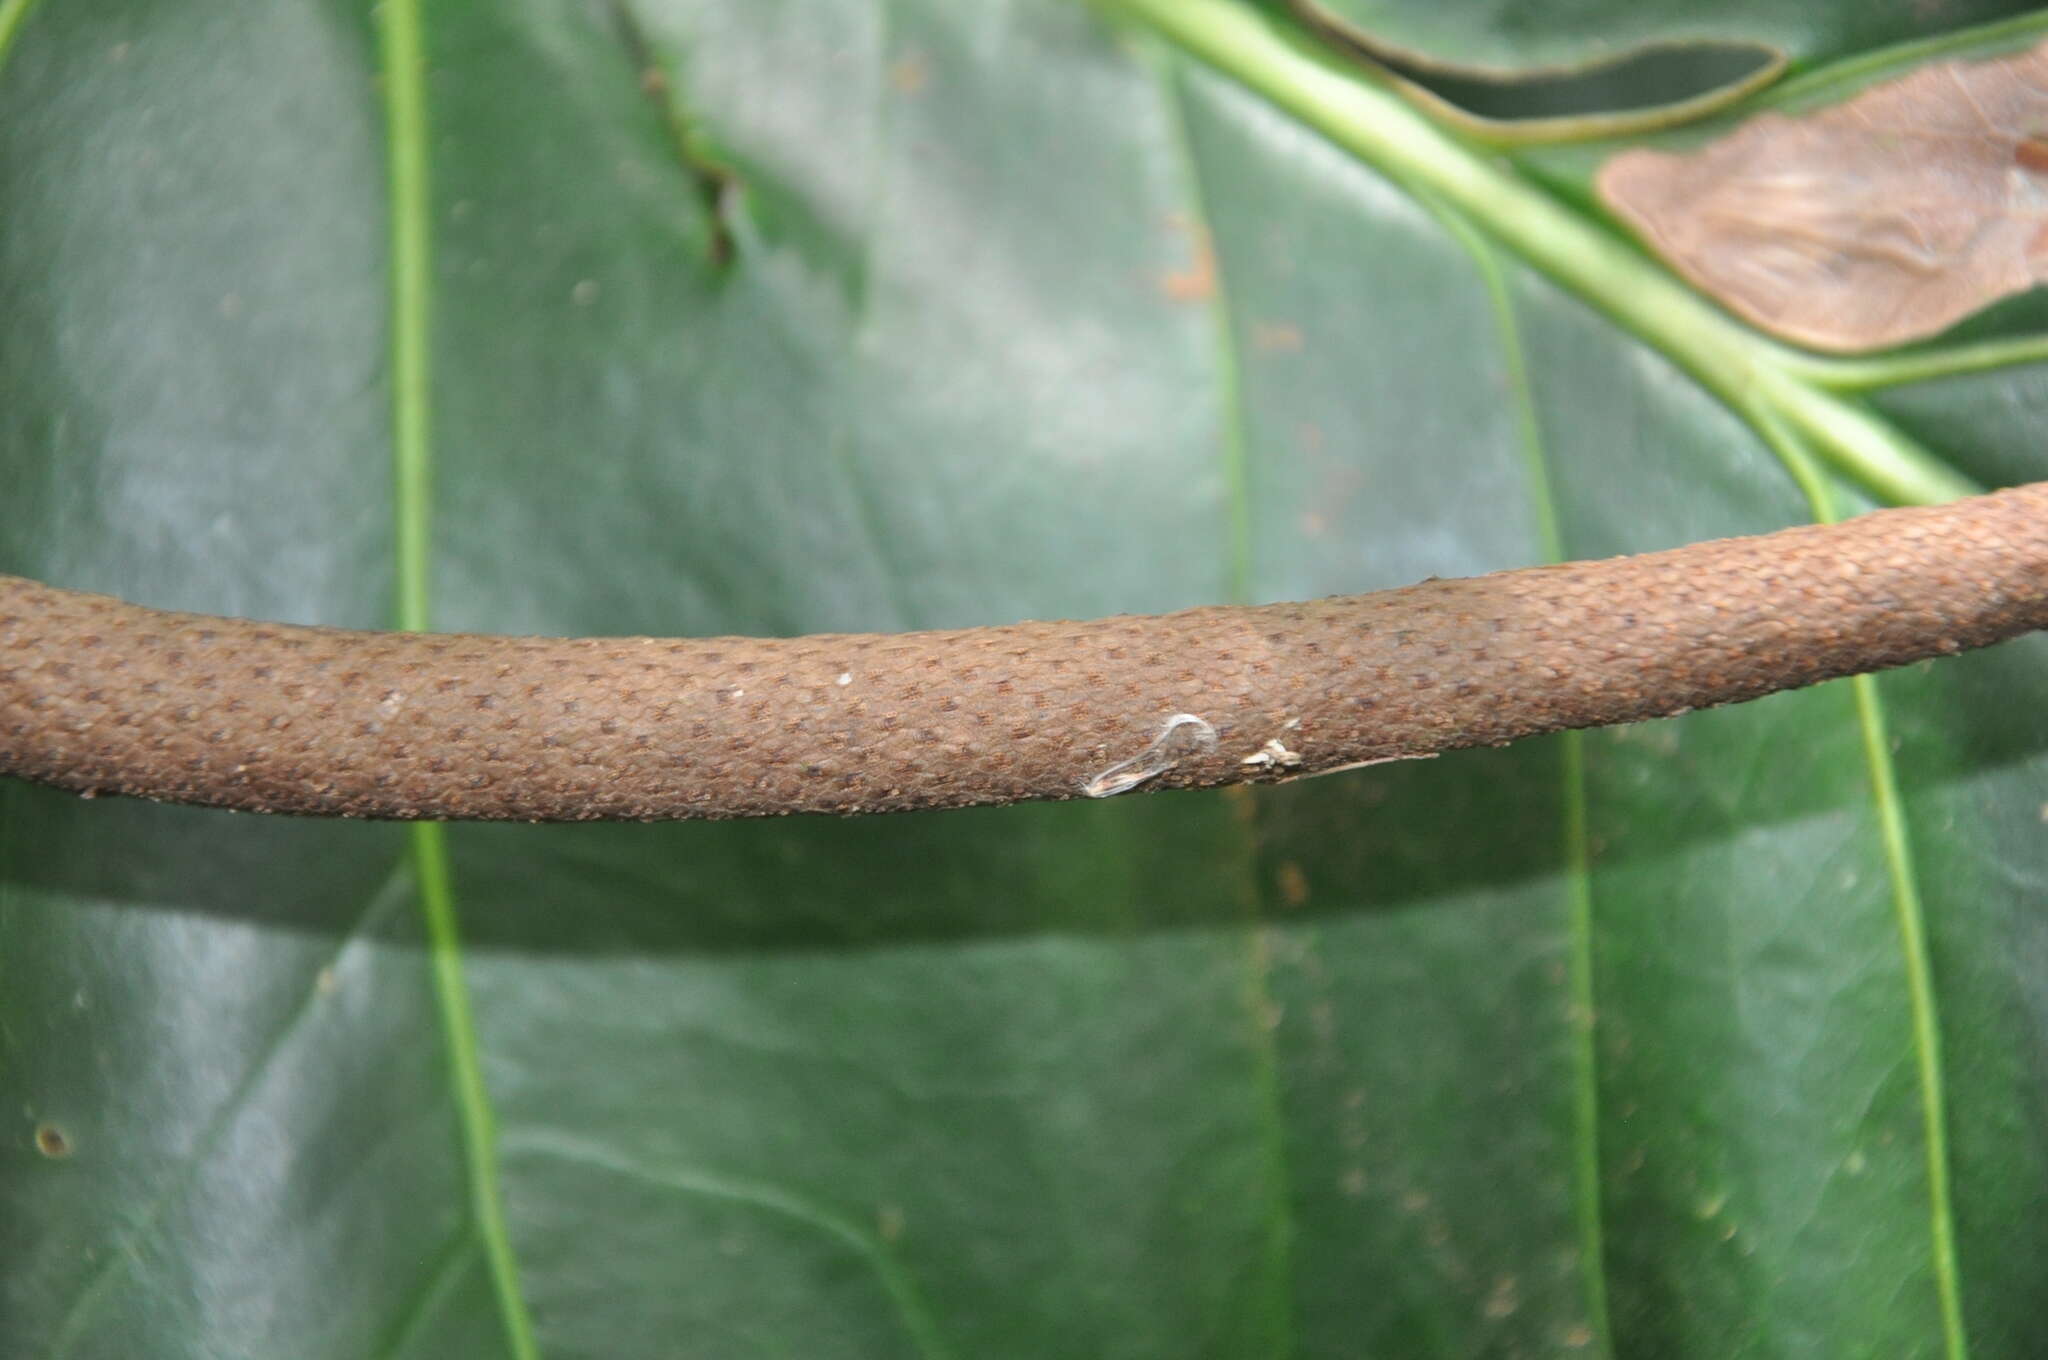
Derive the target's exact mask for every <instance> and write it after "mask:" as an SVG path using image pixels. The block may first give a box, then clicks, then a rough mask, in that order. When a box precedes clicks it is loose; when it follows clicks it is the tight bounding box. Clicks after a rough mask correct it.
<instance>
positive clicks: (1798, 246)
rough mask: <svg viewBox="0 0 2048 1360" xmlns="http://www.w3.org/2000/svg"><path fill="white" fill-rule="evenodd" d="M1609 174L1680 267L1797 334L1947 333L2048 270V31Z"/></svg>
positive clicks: (1640, 228) (1849, 342)
mask: <svg viewBox="0 0 2048 1360" xmlns="http://www.w3.org/2000/svg"><path fill="white" fill-rule="evenodd" d="M1599 188H1600V196H1601V198H1602V199H1603V200H1604V201H1605V202H1606V204H1607V206H1608V207H1609V209H1611V210H1612V211H1613V212H1614V213H1616V214H1617V215H1618V216H1620V217H1621V218H1623V219H1624V220H1625V221H1627V222H1628V223H1629V225H1630V226H1632V227H1633V228H1634V229H1635V230H1636V231H1637V232H1638V233H1639V234H1641V235H1642V236H1643V238H1644V239H1645V240H1647V241H1648V242H1649V243H1650V244H1651V245H1652V246H1653V247H1654V248H1655V249H1656V250H1657V252H1658V253H1659V254H1660V255H1662V256H1663V257H1664V259H1665V261H1666V262H1667V263H1669V264H1670V265H1671V266H1672V267H1673V268H1675V269H1677V270H1678V271H1679V272H1680V273H1681V274H1683V275H1685V277H1686V278H1688V279H1690V280H1691V281H1692V282H1693V283H1694V284H1695V285H1697V286H1698V287H1700V288H1701V289H1703V290H1705V291H1706V292H1707V293H1709V294H1711V295H1712V296H1713V297H1714V298H1715V299H1716V300H1718V301H1719V302H1721V303H1722V304H1723V305H1725V306H1727V307H1729V308H1730V309H1732V310H1734V311H1736V312H1739V313H1740V314H1741V315H1743V316H1744V317H1747V318H1748V319H1749V320H1751V321H1753V322H1755V323H1756V324H1757V325H1759V326H1761V327H1763V328H1765V329H1766V330H1769V331H1772V332H1774V333H1775V334H1778V335H1781V336H1784V337H1785V338H1786V339H1789V340H1796V341H1798V342H1800V343H1802V344H1806V345H1811V346H1814V347H1815V348H1819V349H1830V350H1863V349H1876V348H1880V347H1882V346H1885V345H1897V344H1902V343H1904V342H1905V341H1908V340H1916V339H1919V338H1920V337H1922V336H1926V335H1932V334H1934V333H1935V332H1936V331H1939V330H1942V329H1944V328H1946V327H1948V326H1950V325H1953V324H1954V323H1955V322H1957V321H1959V320H1961V319H1962V318H1963V317H1966V316H1968V315H1969V314H1971V313H1972V312H1975V311H1978V310H1979V309H1981V308H1983V307H1985V306H1988V305H1989V304H1991V303H1992V302H1995V301H1997V300H1998V299H1999V298H2002V297H2005V296H2007V295H2009V294H2012V293H2019V292H2024V291H2025V290H2027V289H2029V288H2031V287H2033V286H2034V284H2035V283H2036V281H2037V280H2038V279H2039V278H2040V277H2041V276H2042V274H2043V272H2044V266H2048V43H2043V44H2041V45H2040V46H2038V47H2036V48H2034V49H2033V50H2032V51H2029V52H2025V53H2022V54H2020V55H2018V56H2013V57H2007V58H2003V59H2001V60H1996V61H1983V62H1942V63H1940V64H1938V65H1934V66H1925V67H1922V68H1921V69H1919V70H1917V71H1915V72H1913V73H1912V74H1911V75H1908V76H1905V77H1902V78H1901V79H1898V80H1894V81H1890V82H1888V83H1886V84H1883V85H1878V86H1874V87H1872V88H1871V89H1868V90H1866V91H1864V92H1863V93H1862V94H1860V95H1858V96H1856V98H1854V99H1851V100H1849V101H1848V102H1847V103H1844V104H1838V105H1836V106H1834V107H1832V108H1828V109H1823V110H1821V111H1819V112H1816V113H1813V114H1809V115H1806V116H1804V117H1798V118H1793V117H1787V116H1786V115H1784V114H1777V113H1766V114H1762V115H1760V116H1758V117H1756V118H1753V119H1751V120H1750V121H1749V122H1747V123H1744V124H1743V125H1742V126H1741V127H1739V128H1737V129H1736V130H1735V131H1734V132H1732V133H1730V134H1729V135H1727V136H1726V137H1723V138H1721V139H1720V140H1719V141H1715V142H1712V143H1709V144H1708V145H1707V146H1705V147H1702V148H1701V149H1700V150H1698V151H1696V152H1692V153H1690V154H1686V155H1673V154H1670V153H1666V152H1658V151H1646V150H1635V151H1627V152H1624V153H1622V154H1621V155H1619V156H1616V157H1614V158H1613V159H1612V160H1610V161H1608V162H1607V164H1606V165H1605V166H1603V167H1602V168H1601V171H1600V177H1599Z"/></svg>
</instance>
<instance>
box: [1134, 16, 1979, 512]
mask: <svg viewBox="0 0 2048 1360" xmlns="http://www.w3.org/2000/svg"><path fill="white" fill-rule="evenodd" d="M1095 3H1096V4H1098V5H1101V6H1103V7H1104V8H1106V9H1109V10H1113V11H1118V12H1122V13H1125V14H1128V15H1130V16H1132V17H1133V18H1136V19H1138V20H1140V21H1142V22H1144V23H1145V24H1146V25H1148V26H1149V27H1151V28H1152V29H1153V30H1154V31H1156V32H1158V33H1159V34H1160V35H1161V36H1163V37H1165V38H1166V39H1167V40H1169V41H1170V42H1172V43H1174V44H1175V45H1177V46H1179V47H1181V48H1183V49H1184V50H1186V51H1188V52H1189V53H1191V54H1193V55H1194V56H1196V57H1198V58H1200V59H1201V60H1202V61H1204V62H1207V63H1208V64H1209V65H1211V66H1214V67H1215V68H1216V69H1218V70H1220V71H1223V72H1224V73H1226V74H1228V75H1230V76H1231V77H1233V78H1234V79H1236V80H1237V81H1239V82H1240V83H1241V84H1243V85H1244V86H1245V87H1247V88H1248V89H1251V90H1254V91H1256V92H1257V93H1259V94H1260V95H1262V96H1263V97H1265V98H1266V99H1267V100H1269V101H1271V102H1272V103H1273V104H1275V105H1276V106H1278V107H1279V108H1281V109H1284V110H1286V111H1287V112H1288V113H1290V114H1292V115H1294V116H1295V117H1297V118H1299V119H1300V120H1301V121H1302V122H1304V123H1306V124H1308V125H1309V126H1310V127H1313V128H1315V129H1316V130H1318V131H1319V132H1321V133H1323V134H1324V135H1325V136H1327V137H1329V138H1330V139H1331V140H1332V141H1334V142H1335V143H1337V144H1338V145H1339V146H1342V147H1343V148H1345V149H1346V150H1348V151H1350V152H1352V153H1353V154H1354V155H1356V156H1358V157H1359V158H1360V159H1362V160H1364V161H1365V162H1367V163H1368V164H1370V165H1372V166H1373V167H1374V168H1375V169H1377V170H1379V171H1380V172H1381V173H1382V174H1385V175H1386V176H1387V177H1388V178H1390V179H1392V180H1394V181H1395V182H1396V183H1398V184H1400V185H1402V186H1403V187H1404V188H1406V189H1408V190H1410V191H1411V192H1414V193H1417V194H1418V195H1425V194H1426V195H1431V196H1434V197H1436V198H1438V199H1441V200H1442V201H1443V202H1444V203H1445V204H1447V205H1448V206H1449V207H1451V208H1452V209H1453V210H1455V211H1456V212H1458V213H1459V214H1461V215H1462V216H1464V217H1466V218H1468V219H1469V220H1471V221H1472V222H1474V223H1475V224H1477V225H1478V226H1480V227H1481V228H1483V229H1484V230H1485V231H1486V232H1487V234H1488V235H1490V236H1491V237H1493V238H1494V239H1495V240H1498V241H1499V242H1501V244H1503V245H1504V246H1506V247H1507V248H1508V249H1509V250H1511V251H1512V252H1514V253H1515V254H1516V255H1518V256H1520V257H1521V258H1522V259H1524V260H1526V261H1528V262H1529V263H1530V264H1532V265H1534V266H1535V267H1536V268H1538V269H1540V270H1542V271H1543V272H1544V273H1546V274H1548V275H1549V276H1550V277H1551V278H1553V279H1555V280H1557V281H1558V282H1559V283H1560V284H1562V285H1563V286H1564V287H1566V288H1568V289H1569V290H1571V291H1572V292H1574V293H1576V294H1578V296H1580V297H1581V298H1584V299H1585V300H1586V301H1587V302H1588V303H1590V304H1592V305H1593V306H1594V307H1596V308H1598V309H1599V310H1601V311H1602V312H1604V313H1606V315H1608V316H1609V317H1610V318H1612V319H1613V320H1614V321H1615V322H1616V323H1617V324H1618V325H1620V326H1622V327H1623V328H1624V329H1626V330H1628V331H1629V332H1630V333H1632V334H1634V335H1635V336H1637V337H1638V338H1640V339H1641V340H1643V341H1645V342H1646V343H1648V344H1650V345H1652V346H1654V347H1655V348H1656V349H1658V350H1659V351H1661V352H1662V353H1663V354H1665V355H1666V356H1668V357H1669V358H1670V359H1671V361H1672V362H1673V363H1675V364H1677V365H1678V366H1679V367H1680V368H1682V369H1684V370H1685V371H1686V372H1688V373H1690V374H1691V375H1692V376H1693V377H1694V378H1696V379H1697V380H1698V381H1699V382H1700V383H1701V384H1702V385H1703V386H1705V387H1706V388H1707V389H1708V390H1709V391H1711V392H1713V393H1714V394H1715V395H1716V396H1718V397H1720V398H1721V399H1722V400H1723V401H1725V402H1726V403H1728V405H1729V406H1731V407H1733V408H1735V409H1736V410H1738V411H1741V410H1747V409H1749V408H1750V407H1751V406H1752V405H1753V404H1754V400H1755V398H1756V395H1757V394H1758V393H1759V392H1760V391H1761V392H1763V393H1765V394H1767V395H1768V397H1769V398H1770V399H1771V400H1772V401H1773V402H1774V403H1777V404H1779V405H1780V406H1781V414H1782V415H1783V416H1784V417H1785V418H1786V419H1787V420H1789V421H1790V422H1791V423H1792V424H1793V425H1794V426H1795V427H1796V428H1798V429H1799V430H1800V431H1801V432H1802V433H1803V434H1805V435H1807V436H1809V437H1811V438H1812V439H1813V440H1814V441H1815V443H1816V444H1817V445H1818V446H1819V448H1820V449H1821V450H1822V452H1823V453H1825V454H1826V456H1828V457H1829V458H1830V459H1831V460H1832V461H1834V462H1835V463H1836V464H1838V465H1839V466H1840V467H1841V468H1842V469H1843V470H1844V471H1846V472H1847V473H1849V474H1850V475H1851V476H1853V477H1855V478H1856V479H1857V480H1859V481H1861V482H1862V483H1864V484H1865V485H1866V486H1868V487H1869V488H1870V489H1871V490H1872V491H1873V492H1875V493H1876V494H1877V495H1879V496H1882V497H1884V498H1885V499H1887V500H1891V501H1896V502H1901V503H1908V504H1931V503H1936V502H1941V501H1947V500H1954V499H1957V498H1959V497H1962V496H1967V495H1971V494H1974V493H1975V492H1976V491H1977V490H1978V488H1976V487H1975V486H1973V485H1971V484H1970V483H1969V482H1968V481H1966V480H1965V479H1963V478H1961V477H1958V476H1957V475H1956V474H1955V473H1953V472H1951V471H1950V470H1949V469H1948V468H1946V467H1944V466H1942V465H1941V463H1940V462H1939V461H1937V460H1936V459H1935V458H1934V457H1933V456H1932V455H1930V454H1929V453H1927V451H1926V450H1924V449H1921V448H1920V447H1919V446H1918V445H1916V444H1914V443H1913V442H1912V441H1911V440H1910V439H1907V438H1906V437H1905V436H1904V435H1902V434H1901V433H1899V432H1898V431H1897V430H1895V429H1893V428H1891V427H1890V426H1888V425H1886V424H1885V423H1884V422H1883V421H1881V420H1878V419H1876V418H1875V417H1873V416H1872V415H1871V414H1870V413H1869V412H1868V411H1865V410H1863V409H1862V408H1861V407H1858V406H1856V405H1854V404H1853V403H1851V402H1849V401H1846V400H1844V399H1843V398H1842V397H1840V396H1839V395H1837V394H1836V393H1834V392H1831V391H1829V390H1827V389H1826V388H1824V387H1822V386H1820V385H1818V384H1816V383H1814V382H1813V381H1811V379H1810V377H1809V376H1808V373H1809V366H1810V364H1811V363H1812V361H1811V360H1805V359H1802V357H1801V356H1799V355H1797V354H1795V353H1794V352H1793V351H1791V350H1790V349H1788V348H1786V347H1785V346H1783V345H1780V344H1778V343H1777V342H1775V341H1772V340H1768V339H1766V338H1764V337H1763V336H1761V335H1759V334H1757V333H1756V332H1755V331H1753V330H1750V329H1749V328H1748V327H1746V326H1744V325H1742V324H1741V323H1739V322H1737V321H1735V320H1733V319H1731V318H1730V317H1729V316H1728V315H1727V314H1726V313H1724V312H1722V311H1721V310H1720V309H1718V308H1716V307H1714V306H1713V305H1712V304H1710V303H1708V302H1707V301H1706V300H1705V299H1703V298H1701V297H1700V296H1699V295H1698V294H1696V293H1694V292H1693V291H1692V290H1690V289H1689V288H1687V287H1686V286H1685V285H1683V284H1681V283H1680V282H1678V281H1677V280H1676V279H1674V278H1673V277H1671V276H1670V275H1669V274H1667V273H1665V272H1664V271H1663V270H1661V269H1660V268H1658V267H1657V266H1656V265H1654V264H1653V263H1651V262H1650V261H1649V260H1648V259H1647V258H1645V257H1644V256H1643V255H1642V254H1641V253H1639V252H1638V251H1636V250H1635V249H1633V248H1632V247H1631V246H1629V245H1628V244H1626V243H1625V242H1623V241H1622V240H1621V239H1620V238H1619V237H1616V236H1614V235H1612V234H1610V233H1608V232H1607V231H1605V230H1603V229H1601V228H1599V227H1597V226H1595V225H1593V224H1592V223H1589V222H1587V221H1586V220H1584V219H1583V218H1581V217H1579V216H1577V215H1576V214H1575V213H1574V212H1573V211H1572V210H1571V209H1569V208H1567V207H1565V206H1564V205H1563V204H1561V203H1559V202H1558V201H1557V200H1556V199H1554V198H1552V197H1550V196H1549V195H1548V194H1547V193H1545V192H1543V191H1542V190H1541V189H1539V188H1537V187H1536V186H1535V185H1533V184H1531V183H1529V182H1528V181H1527V180H1524V179H1522V178H1521V177H1520V176H1518V175H1516V174H1515V173H1514V172H1513V171H1512V170H1511V169H1509V168H1508V167H1507V165H1506V163H1505V162H1503V161H1502V160H1500V159H1498V158H1496V157H1494V156H1491V155H1488V154H1486V153H1484V152H1481V151H1479V150H1477V149H1475V148H1474V147H1472V146H1471V145H1469V144H1468V143H1466V142H1464V141H1461V140H1460V139H1458V138H1457V137H1455V136H1453V135H1452V134H1450V133H1449V132H1446V131H1445V130H1443V129H1442V128H1439V127H1438V126H1436V125H1435V124H1434V123H1432V122H1430V121H1429V119H1428V118H1426V117H1425V116H1424V115H1422V114H1421V113H1420V112H1418V111H1417V110H1416V109H1415V108H1413V107H1412V106H1411V105H1409V104H1408V103H1407V101H1405V100H1404V99H1402V98H1401V96H1400V95H1399V94H1397V93H1396V92H1395V91H1394V90H1393V89H1391V88H1389V87H1388V86H1387V85H1386V84H1384V83H1383V82H1381V81H1379V80H1377V79H1375V78H1374V77H1373V76H1372V75H1371V74H1370V73H1366V72H1361V71H1359V70H1356V69H1352V68H1347V67H1341V66H1339V65H1337V64H1335V63H1334V62H1333V61H1332V60H1331V59H1330V58H1329V57H1328V56H1326V55H1325V54H1323V53H1321V52H1318V51H1314V50H1312V49H1310V48H1308V47H1306V46H1305V45H1304V44H1302V43H1301V42H1300V41H1298V40H1296V39H1294V38H1292V37H1290V36H1288V35H1286V34H1283V33H1282V32H1281V31H1280V30H1278V29H1276V28H1275V27H1274V26H1273V24H1272V23H1271V22H1270V21H1269V20H1268V19H1266V18H1265V17H1264V16H1262V15H1260V14H1258V13H1256V12H1255V11H1253V10H1252V9H1250V8H1249V7H1247V6H1245V5H1243V4H1241V3H1239V0H1095Z"/></svg>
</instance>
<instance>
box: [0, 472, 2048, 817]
mask: <svg viewBox="0 0 2048 1360" xmlns="http://www.w3.org/2000/svg"><path fill="white" fill-rule="evenodd" d="M2042 627H2048V483H2036V484H2034V485H2031V486H2026V487H2020V488H2017V489H2015V490H2011V491H2005V492H2001V493H1999V494H1997V495H1993V496H1983V497H1978V498H1975V499H1972V500H1968V501H1959V502H1956V503H1954V504H1951V505H1945V506H1940V507H1936V508H1932V509H1910V510H1886V511H1880V512H1878V513H1876V514H1871V515H1865V516H1863V517H1861V518H1858V519H1853V520H1849V521H1846V522H1844V523H1841V524H1836V525H1829V526H1812V527H1805V528H1798V529H1788V530H1784V531H1782V532H1780V533H1775V534H1766V535H1762V536H1760V537H1755V538H1738V539H1724V540H1720V541H1717V542H1711V543H1699V544H1694V545H1692V546H1690V547H1685V548H1679V549H1675V550H1673V551H1670V552H1661V553H1652V554H1648V555H1646V556H1642V557H1624V558H1615V559H1612V560H1609V561H1603V562H1573V563H1567V564H1565V565H1562V566H1553V567H1535V568H1530V569H1527V570H1522V571H1507V572H1499V573H1496V574H1494V575H1491V576H1480V577H1474V578H1471V579H1467V580H1453V581H1426V582H1424V583H1422V584H1421V585H1414V586H1407V587H1404V588H1402V589H1399V590H1388V591H1381V592H1379V593H1377V594H1372V595H1360V596H1353V597H1348V598H1339V599H1328V600H1318V601H1314V602H1312V603H1307V604H1277V605H1265V606H1261V607H1257V608H1231V609H1223V608H1216V609H1193V610H1188V611H1187V612H1185V613H1179V614H1166V615H1159V616H1154V617H1122V618H1112V619H1102V620H1099V621H1096V622H1091V623H1021V624H1014V625H1010V626H1007V627H1000V628H971V629H965V630H960V631H955V632H935V633H905V634H896V635H881V634H862V635H822V636H815V637H800V638H787V639H759V638H704V639H681V640H678V639H667V638H570V639H555V638H510V637H478V636H466V635H452V634H410V633H365V632H347V631H343V630H339V629H327V628H299V627H289V626H281V625H275V624H264V623H253V622H249V621H247V620H241V619H220V618H209V617H206V616H203V615H195V614H173V613H165V612H161V611H158V610H152V609H144V608H141V607H139V606H136V605H130V604H124V603H122V602H121V601H119V600H114V599H110V598H108V597H106V596H100V595H83V594H78V593H76V592H71V591H64V590H56V589H53V588H51V587H49V586H44V585H39V584H37V583H36V582H33V581H27V580H23V579H21V578H19V577H0V773H6V774H14V775H20V776H23V777H26V778H29V779H35V780H40V781H42V782H45V783H49V784H55V785H58V786H59V787H62V788H67V789H72V790H76V791H78V792H79V793H82V794H88V795H90V794H94V793H121V794H131V795H135V796H139V797H145V798H157V799H164V800H168V801H172V802H181V803H200V804H207V805H210V806H215V807H233V808H242V809H246V810H249V811H260V812H293V813H314V814H323V815H339V816H350V817H405V818H419V817H455V818H507V819H533V820H546V821H580V820H586V819H596V818H611V819H657V818H674V817H757V816H772V815H777V814H782V813H790V812H837V813H866V812H890V811H897V810H901V809H907V808H934V807H961V806H966V805H969V804H977V803H1011V802H1018V801H1022V800H1026V799H1044V798H1073V797H1079V796H1083V795H1091V794H1092V795H1095V796H1104V795H1108V794H1113V793H1120V792H1124V791H1127V790H1129V789H1135V788H1194V787H1203V786H1210V785H1217V784H1230V783H1240V782H1252V781H1271V780H1276V779H1285V778H1292V777H1296V776H1299V775H1303V774H1313V773H1317V772H1320V771H1325V770H1331V769H1335V768H1339V767H1342V766H1348V765H1354V764H1358V763H1360V762H1364V761H1372V760H1387V759H1395V758H1400V757H1409V756H1422V755H1430V754H1433V753H1435V752H1438V751H1444V750H1450V749H1453V748H1457V747H1464V746H1479V745H1488V744H1499V743H1503V742H1508V741H1512V740H1514V739H1516V738H1518V737H1526V736H1531V735H1534V734H1536V733H1540V732H1552V731H1557V730H1560V729H1564V728H1574V727H1594V726H1599V725H1603V724H1607V723H1622V722H1634V721H1636V720H1639V719H1643V718H1655V717H1663V716H1668V715H1671V714H1675V713H1682V712H1684V711H1686V710H1688V709H1693V708H1702V707H1706V706H1708V705H1712V704H1725V703H1734V702H1737V701H1740V700H1743V699H1753V698H1756V697H1758V696H1759V695H1764V694H1769V693H1771V692H1773V691H1776V690H1782V689H1792V688H1796V687H1798V686H1801V685H1810V684H1813V683H1815V682H1817V681H1821V680H1827V679H1831V678H1833V677H1836V676H1841V675H1851V674H1856V673H1858V672H1863V671H1872V670H1879V669H1882V668H1884V667H1888V666H1898V665H1903V664H1904V663H1906V662H1910V661H1917V660H1920V659H1921V658H1924V657H1930V656H1937V655H1942V654H1945V653H1950V652H1957V651H1961V650H1963V649H1965V648H1970V647H1981V646H1985V645H1987V644H1989V643H1993V642H1997V641H2000V640H2002V639H2004V638H2009V637H2012V636H2014V635H2016V634H2019V633H2024V632H2027V631H2030V630H2032V629H2037V628H2042Z"/></svg>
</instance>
